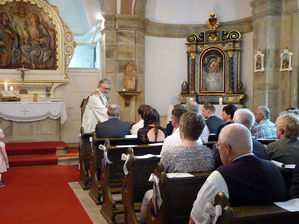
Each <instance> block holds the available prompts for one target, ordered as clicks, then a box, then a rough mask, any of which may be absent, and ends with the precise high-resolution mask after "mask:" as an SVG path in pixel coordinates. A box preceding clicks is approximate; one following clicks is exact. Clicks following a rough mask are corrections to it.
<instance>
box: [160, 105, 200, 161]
mask: <svg viewBox="0 0 299 224" xmlns="http://www.w3.org/2000/svg"><path fill="white" fill-rule="evenodd" d="M186 112H187V110H186V109H185V108H184V107H181V108H179V107H173V109H172V112H171V115H172V116H171V124H172V126H173V129H174V132H173V134H171V135H170V136H168V137H167V138H165V140H164V142H163V146H162V150H161V153H160V154H161V155H162V154H163V153H164V152H165V151H166V150H167V149H168V148H171V147H174V146H179V145H180V144H181V143H182V139H181V137H180V131H179V129H180V128H179V122H180V118H181V116H182V115H183V113H186ZM198 139H200V138H198ZM200 142H201V140H200ZM200 144H202V143H200Z"/></svg>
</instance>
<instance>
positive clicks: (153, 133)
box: [137, 108, 166, 144]
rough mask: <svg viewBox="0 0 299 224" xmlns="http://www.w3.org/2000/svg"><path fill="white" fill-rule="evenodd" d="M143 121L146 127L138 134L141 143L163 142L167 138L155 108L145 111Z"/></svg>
mask: <svg viewBox="0 0 299 224" xmlns="http://www.w3.org/2000/svg"><path fill="white" fill-rule="evenodd" d="M143 119H144V127H143V128H140V129H139V130H138V132H137V137H138V139H139V141H140V143H144V144H148V143H155V142H163V141H164V139H165V137H166V131H165V129H164V128H162V127H160V115H159V113H158V111H157V110H156V109H154V108H151V109H149V110H147V111H145V113H144V115H143Z"/></svg>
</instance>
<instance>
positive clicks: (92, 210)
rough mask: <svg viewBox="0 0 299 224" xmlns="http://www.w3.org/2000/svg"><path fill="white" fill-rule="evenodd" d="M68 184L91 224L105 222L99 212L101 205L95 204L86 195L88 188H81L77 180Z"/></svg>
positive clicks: (105, 223)
mask: <svg viewBox="0 0 299 224" xmlns="http://www.w3.org/2000/svg"><path fill="white" fill-rule="evenodd" d="M69 185H70V187H71V188H72V189H73V191H74V193H75V194H76V196H77V198H78V199H79V200H80V202H81V204H82V206H83V207H84V209H85V211H86V212H87V214H88V215H89V217H90V219H91V221H92V222H93V224H107V222H106V220H105V219H104V217H103V216H102V215H101V213H100V209H101V206H100V205H96V204H95V203H94V202H93V200H92V199H91V198H90V196H89V195H88V193H89V190H83V189H82V187H81V186H80V184H79V183H78V182H70V183H69Z"/></svg>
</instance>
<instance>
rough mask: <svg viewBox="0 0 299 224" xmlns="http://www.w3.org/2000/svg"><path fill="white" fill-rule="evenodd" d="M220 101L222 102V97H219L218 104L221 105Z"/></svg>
mask: <svg viewBox="0 0 299 224" xmlns="http://www.w3.org/2000/svg"><path fill="white" fill-rule="evenodd" d="M222 103H223V98H222V97H219V105H222Z"/></svg>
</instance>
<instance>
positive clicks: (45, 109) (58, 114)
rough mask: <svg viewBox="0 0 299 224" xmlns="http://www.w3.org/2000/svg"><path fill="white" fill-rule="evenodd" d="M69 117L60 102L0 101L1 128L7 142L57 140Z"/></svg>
mask: <svg viewBox="0 0 299 224" xmlns="http://www.w3.org/2000/svg"><path fill="white" fill-rule="evenodd" d="M66 119H67V113H66V108H65V104H64V103H63V102H61V101H59V102H50V101H49V102H48V101H47V102H0V128H1V129H3V130H4V133H5V135H6V136H5V141H6V142H17V141H57V140H60V139H61V136H60V133H61V131H60V129H61V124H63V123H64V122H65V121H66Z"/></svg>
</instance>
